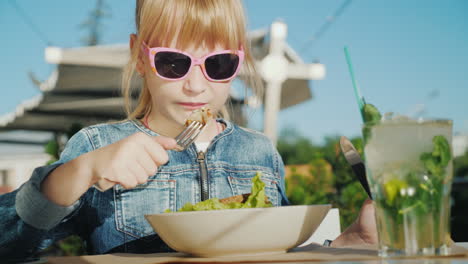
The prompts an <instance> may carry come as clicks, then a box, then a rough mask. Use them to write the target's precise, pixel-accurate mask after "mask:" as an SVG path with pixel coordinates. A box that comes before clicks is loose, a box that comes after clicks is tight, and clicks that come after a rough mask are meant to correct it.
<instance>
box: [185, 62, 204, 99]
mask: <svg viewBox="0 0 468 264" xmlns="http://www.w3.org/2000/svg"><path fill="white" fill-rule="evenodd" d="M201 67H202V66H201V65H197V66H195V67H193V69H192V71H191V72H190V73H189V76H187V79H186V80H187V82H186V85H185V89H186V90H187V91H189V92H191V93H194V94H199V93H202V92H204V91H205V89H206V87H207V83H206V82H207V81H208V80H207V79H206V78H205V75H203V72H202V68H201Z"/></svg>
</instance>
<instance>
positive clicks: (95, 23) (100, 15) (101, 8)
mask: <svg viewBox="0 0 468 264" xmlns="http://www.w3.org/2000/svg"><path fill="white" fill-rule="evenodd" d="M106 9H108V6H107V5H106V4H105V3H104V0H96V7H95V8H94V9H93V10H91V12H90V13H89V17H88V19H86V20H85V21H84V22H83V23H81V24H80V28H84V29H87V30H88V35H87V36H85V37H84V38H82V42H83V44H84V45H86V46H95V45H98V44H99V43H101V40H102V38H101V29H102V19H104V18H106V17H110V13H107V12H106Z"/></svg>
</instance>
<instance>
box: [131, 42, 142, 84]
mask: <svg viewBox="0 0 468 264" xmlns="http://www.w3.org/2000/svg"><path fill="white" fill-rule="evenodd" d="M136 39H137V35H136V34H130V50H133V48H137V47H135V44H136ZM144 65H145V62H144V60H143V53H142V52H141V50H139V51H138V59H137V62H136V70H137V72H138V75H140V76H141V77H143V76H145V67H144Z"/></svg>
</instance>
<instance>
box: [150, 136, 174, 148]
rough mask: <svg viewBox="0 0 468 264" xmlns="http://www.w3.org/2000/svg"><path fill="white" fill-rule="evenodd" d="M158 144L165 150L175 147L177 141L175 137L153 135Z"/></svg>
mask: <svg viewBox="0 0 468 264" xmlns="http://www.w3.org/2000/svg"><path fill="white" fill-rule="evenodd" d="M153 139H154V141H156V142H157V143H158V144H159V145H161V146H162V147H163V148H164V149H165V150H171V149H175V148H176V147H177V142H176V140H175V139H173V138H170V137H165V136H156V137H153Z"/></svg>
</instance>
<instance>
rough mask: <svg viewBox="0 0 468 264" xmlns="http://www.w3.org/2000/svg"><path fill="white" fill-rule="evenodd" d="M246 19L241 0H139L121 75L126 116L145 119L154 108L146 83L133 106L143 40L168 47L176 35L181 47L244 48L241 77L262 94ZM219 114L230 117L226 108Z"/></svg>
mask: <svg viewBox="0 0 468 264" xmlns="http://www.w3.org/2000/svg"><path fill="white" fill-rule="evenodd" d="M245 21H246V19H245V15H244V10H243V7H242V3H241V0H170V1H168V0H136V9H135V24H136V30H137V34H136V35H137V37H136V40H135V41H134V45H133V48H132V50H131V53H130V60H129V62H128V64H127V65H126V67H125V68H124V71H123V77H122V94H123V96H124V98H125V110H126V113H127V118H128V119H135V118H142V117H143V116H145V115H146V114H148V113H149V112H150V111H151V97H150V93H149V91H148V89H147V87H145V86H146V84H145V83H144V82H143V87H142V90H141V92H140V94H139V98H138V103H137V105H136V106H135V107H133V106H132V101H133V100H132V94H135V93H134V91H132V89H133V88H132V85H131V84H132V78H133V77H134V74H135V68H136V63H137V60H138V58H139V56H141V55H140V52H141V48H140V47H141V44H142V42H143V41H145V42H146V43H152V44H155V45H157V46H161V47H165V46H166V47H167V46H169V44H170V43H171V41H172V40H173V39H174V38H177V43H176V48H177V49H182V50H183V49H186V48H189V47H191V46H192V47H193V45H206V47H207V48H208V49H214V48H215V46H216V45H222V46H223V47H225V48H227V49H232V50H237V49H239V48H240V47H242V48H243V49H244V52H245V60H244V64H243V65H242V69H241V72H242V77H241V78H242V80H243V81H244V82H246V84H247V86H250V87H251V88H252V90H253V92H254V94H256V95H257V96H258V95H260V96H261V95H262V94H263V86H262V81H261V80H260V79H259V77H258V75H257V72H256V70H255V66H254V60H253V58H252V54H251V52H250V44H249V41H248V39H247V32H246V22H245ZM220 114H221V115H222V116H223V117H225V118H228V116H227V109H226V107H224V109H221V113H220Z"/></svg>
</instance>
